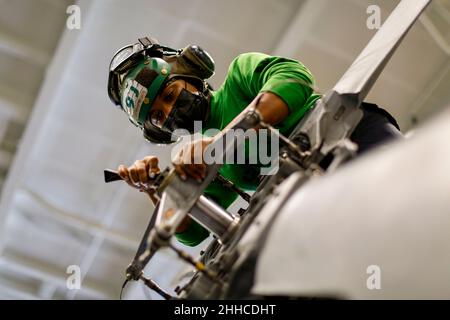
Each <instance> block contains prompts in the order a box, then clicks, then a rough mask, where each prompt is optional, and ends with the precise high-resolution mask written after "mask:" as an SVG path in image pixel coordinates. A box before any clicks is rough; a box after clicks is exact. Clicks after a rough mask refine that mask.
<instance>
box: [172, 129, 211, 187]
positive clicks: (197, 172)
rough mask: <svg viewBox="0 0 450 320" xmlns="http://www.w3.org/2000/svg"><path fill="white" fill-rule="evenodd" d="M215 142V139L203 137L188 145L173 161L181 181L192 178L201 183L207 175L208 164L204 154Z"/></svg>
mask: <svg viewBox="0 0 450 320" xmlns="http://www.w3.org/2000/svg"><path fill="white" fill-rule="evenodd" d="M212 142H213V138H209V137H203V138H202V139H198V140H194V141H192V142H189V143H187V144H186V145H185V146H183V148H182V149H181V150H180V152H179V153H178V154H177V155H176V156H175V157H174V158H173V159H172V163H173V165H174V167H175V171H176V172H177V173H178V174H179V175H180V177H181V179H183V180H186V179H187V178H188V177H191V178H193V179H195V180H197V181H198V182H201V181H202V180H203V179H204V178H205V175H206V164H205V163H204V157H203V153H204V151H205V149H206V147H207V146H209V145H210V144H211V143H212Z"/></svg>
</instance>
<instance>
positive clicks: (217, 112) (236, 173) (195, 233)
mask: <svg viewBox="0 0 450 320" xmlns="http://www.w3.org/2000/svg"><path fill="white" fill-rule="evenodd" d="M313 85H314V79H313V76H312V74H311V73H310V71H309V70H308V69H307V68H306V67H305V66H304V65H303V64H301V63H300V62H298V61H295V60H291V59H287V58H282V57H276V56H269V55H266V54H262V53H244V54H241V55H239V56H238V57H237V58H235V59H234V60H233V62H232V63H231V65H230V67H229V69H228V74H227V77H226V79H225V82H224V83H223V84H222V86H221V87H220V88H219V89H218V90H217V91H214V92H213V93H212V97H211V113H210V116H209V119H208V121H207V122H206V123H205V124H204V127H203V128H204V130H207V129H212V128H214V129H219V130H222V129H223V128H225V127H226V126H227V125H228V124H229V123H230V122H231V121H232V120H233V119H234V118H236V116H238V115H239V114H240V113H241V112H242V111H243V110H244V109H245V108H246V107H247V106H248V105H249V104H250V103H251V102H252V101H253V99H254V98H255V97H256V96H257V95H258V94H259V93H260V92H272V93H274V94H276V95H278V96H279V97H280V98H281V99H283V101H284V102H286V104H287V105H288V107H289V115H288V117H287V118H286V119H285V120H284V121H283V122H281V123H280V124H278V125H277V126H276V128H277V129H279V131H280V133H282V134H284V135H289V134H290V132H291V131H292V130H293V129H294V127H295V126H296V125H297V123H298V122H299V121H300V119H302V117H303V116H304V115H305V113H306V112H307V111H308V110H309V109H311V108H312V107H313V106H314V103H315V101H316V100H317V99H319V98H320V96H319V95H317V94H315V93H313V90H312V89H311V86H313ZM259 169H260V166H258V165H251V164H224V165H223V166H222V167H221V169H220V171H219V172H220V174H222V175H223V176H224V177H225V178H227V179H229V180H231V181H232V182H234V183H235V184H236V186H237V187H239V188H241V189H244V190H247V191H254V190H255V189H256V187H257V186H258V183H259V172H260V170H259ZM204 193H205V195H206V196H207V197H209V198H211V199H212V200H214V201H215V202H217V203H218V204H219V205H221V206H222V207H223V208H227V207H229V206H230V205H231V204H232V203H233V202H234V200H236V198H237V194H236V193H234V192H232V191H230V190H229V189H227V188H225V187H223V186H222V185H221V184H220V183H218V182H215V181H213V182H212V183H211V184H210V185H209V186H208V187H207V188H206V189H205V192H204ZM208 235H209V232H208V231H207V230H205V229H204V228H202V227H201V226H199V225H198V224H197V223H196V222H194V221H193V222H192V224H191V225H190V227H189V228H188V229H187V230H186V231H185V232H183V233H178V234H176V237H177V239H178V241H180V242H181V243H183V244H185V245H188V246H196V245H197V244H199V243H200V242H202V241H203V240H204V239H206V238H207V237H208Z"/></svg>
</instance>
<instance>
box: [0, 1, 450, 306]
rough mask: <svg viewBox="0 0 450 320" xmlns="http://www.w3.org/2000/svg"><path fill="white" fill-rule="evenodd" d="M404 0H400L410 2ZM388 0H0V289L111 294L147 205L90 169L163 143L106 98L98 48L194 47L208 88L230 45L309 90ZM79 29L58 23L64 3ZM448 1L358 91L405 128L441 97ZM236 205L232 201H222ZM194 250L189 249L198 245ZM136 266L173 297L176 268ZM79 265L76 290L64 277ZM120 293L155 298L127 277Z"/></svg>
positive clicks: (324, 83)
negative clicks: (291, 68)
mask: <svg viewBox="0 0 450 320" xmlns="http://www.w3.org/2000/svg"><path fill="white" fill-rule="evenodd" d="M410 1H414V0H410ZM398 3H399V1H398V0H227V1H223V0H192V1H181V0H151V1H148V0H129V1H119V0H95V1H92V0H91V1H89V0H81V1H77V2H74V1H73V0H0V299H117V298H118V297H119V291H120V286H121V283H122V282H123V280H124V271H125V268H126V266H127V265H128V263H129V262H130V261H131V259H132V258H133V256H134V253H135V250H136V249H137V246H138V243H139V240H140V238H141V235H142V234H143V232H144V230H145V227H146V225H147V222H148V220H149V218H150V216H151V213H152V212H153V206H152V205H151V203H150V201H149V199H148V198H147V197H146V196H145V195H143V194H141V193H139V192H136V191H135V190H131V189H130V188H129V187H127V186H126V185H124V184H122V183H116V184H111V185H105V184H104V183H103V169H104V168H113V169H115V168H117V166H118V165H119V164H127V165H131V164H132V163H133V162H134V161H135V160H136V159H140V158H142V157H143V156H145V155H148V154H154V155H158V156H160V157H161V161H160V164H161V167H162V168H164V167H165V166H167V165H169V163H170V157H169V151H168V150H167V148H163V147H158V146H154V145H151V144H149V143H147V142H145V141H144V140H143V138H142V135H141V133H140V132H139V131H138V130H136V129H135V128H134V127H133V126H132V125H131V124H130V123H129V122H128V120H127V119H126V117H125V115H124V114H123V113H122V112H120V111H119V110H117V109H116V108H115V107H114V106H113V105H112V103H111V102H110V101H109V99H108V95H107V91H106V83H107V76H108V66H109V62H110V59H111V57H112V55H113V54H114V53H115V51H116V50H118V49H119V48H120V47H122V46H124V45H126V44H129V43H133V42H136V40H137V38H138V37H142V36H151V37H155V38H157V39H158V40H159V41H160V43H162V44H164V45H167V46H171V47H175V48H181V47H184V46H186V45H189V44H197V45H200V46H201V47H203V48H204V49H206V50H207V51H208V52H209V53H210V54H211V55H212V56H213V58H214V60H215V62H216V74H215V76H214V77H213V78H212V80H211V83H212V84H213V85H214V86H215V87H219V86H220V84H221V83H222V81H223V80H224V78H225V75H226V71H227V68H228V65H229V63H230V62H231V61H232V59H233V58H234V57H236V56H237V55H238V54H239V53H243V52H249V51H260V52H265V53H268V54H276V55H282V56H287V57H291V58H295V59H298V60H300V61H301V62H302V63H304V64H305V65H306V66H307V67H308V68H309V69H310V70H311V71H312V73H313V74H314V76H315V78H316V81H317V86H318V88H319V89H320V90H321V92H326V91H327V90H329V89H331V88H332V87H333V85H334V84H335V83H336V82H337V81H338V80H339V78H340V76H341V75H342V74H343V73H344V71H345V70H346V69H347V68H348V67H349V65H350V64H351V63H352V61H353V60H354V59H355V58H356V56H357V55H358V54H359V52H360V51H361V50H362V49H363V48H364V46H365V45H366V44H367V42H368V41H369V40H370V38H371V37H372V36H373V35H374V34H375V32H376V30H369V29H368V28H367V26H366V20H367V18H368V17H369V15H368V14H367V12H366V10H367V7H368V6H369V5H378V6H379V7H380V8H381V19H382V22H383V21H384V20H385V19H386V18H387V16H388V15H389V13H390V12H391V11H392V10H393V9H394V7H395V6H396V5H397V4H398ZM73 4H75V5H78V6H79V8H80V29H70V28H68V27H67V24H66V22H67V20H68V18H69V17H70V16H71V14H70V13H67V12H66V10H67V8H68V6H70V5H73ZM449 83H450V0H434V1H433V2H432V4H431V5H430V6H429V7H428V9H427V10H426V12H425V13H424V15H422V17H421V18H420V19H419V21H418V22H417V23H416V24H415V26H414V27H413V28H412V30H411V32H410V33H409V34H408V36H407V37H406V39H405V41H404V42H403V43H402V45H401V47H400V48H399V50H398V51H397V53H396V54H395V56H394V57H393V59H392V60H391V62H390V63H389V65H388V67H387V68H386V70H385V71H384V72H383V74H382V76H381V77H380V79H379V80H378V82H377V84H376V86H375V87H374V89H373V90H372V92H371V94H370V96H369V97H368V99H366V100H367V101H370V102H374V103H377V104H378V105H380V106H382V107H384V108H385V109H387V110H389V111H390V112H391V113H392V114H393V115H394V116H396V117H397V119H398V121H399V123H400V126H401V128H402V131H403V132H405V133H406V132H409V131H410V130H412V129H414V128H415V127H416V126H418V125H421V124H422V123H423V122H426V121H427V119H428V118H430V117H432V116H434V115H437V114H439V112H440V111H441V110H443V109H444V108H446V107H448V106H449V105H450V90H449V89H450V88H449ZM235 207H237V206H235ZM205 245H206V241H205V242H204V243H203V244H201V245H200V246H199V247H198V248H193V249H189V250H190V251H191V252H198V251H199V250H200V249H201V248H202V247H204V246H205ZM159 255H160V256H159V258H158V259H157V261H155V260H152V262H151V264H150V265H149V266H148V267H147V269H146V273H147V274H148V275H149V276H151V277H152V278H154V279H155V280H156V281H158V282H159V283H160V284H161V285H162V286H163V287H164V288H166V289H167V290H168V291H169V292H170V293H173V291H171V290H172V288H173V278H174V277H175V276H176V275H177V274H178V273H179V271H180V270H181V269H182V268H183V267H184V265H183V264H181V263H179V262H178V261H177V260H176V259H175V257H174V256H173V255H172V254H169V253H164V252H162V253H160V254H159ZM69 265H77V266H79V267H80V270H81V276H82V284H81V288H80V290H69V289H68V288H67V286H66V281H67V278H68V277H69V275H70V274H68V273H67V272H66V270H67V267H68V266H69ZM124 297H125V298H133V299H141V298H142V299H157V298H158V297H157V296H155V294H154V293H152V292H150V291H149V290H147V289H146V288H145V287H143V286H142V285H141V284H133V285H130V286H129V287H128V288H127V290H126V291H125V294H124Z"/></svg>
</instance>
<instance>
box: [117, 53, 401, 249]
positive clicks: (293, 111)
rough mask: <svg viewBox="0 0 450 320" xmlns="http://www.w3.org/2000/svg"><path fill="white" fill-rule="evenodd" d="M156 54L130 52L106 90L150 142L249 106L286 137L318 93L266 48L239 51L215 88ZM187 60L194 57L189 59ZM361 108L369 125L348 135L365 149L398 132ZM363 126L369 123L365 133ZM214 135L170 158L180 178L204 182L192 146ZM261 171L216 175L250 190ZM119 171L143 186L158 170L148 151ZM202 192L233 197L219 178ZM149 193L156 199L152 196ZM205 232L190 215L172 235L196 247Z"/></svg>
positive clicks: (227, 200) (222, 123) (222, 125)
mask: <svg viewBox="0 0 450 320" xmlns="http://www.w3.org/2000/svg"><path fill="white" fill-rule="evenodd" d="M195 48H197V49H198V50H201V49H200V48H198V47H195ZM180 52H181V51H178V53H177V54H178V56H179V55H180ZM183 52H184V51H183ZM183 52H181V53H183ZM201 54H203V51H201V52H200V53H199V52H198V51H197V55H201ZM155 56H158V54H153V55H152V54H147V53H146V52H144V54H143V55H142V57H137V58H136V57H134V58H133V59H134V61H135V63H134V65H133V67H132V68H129V70H126V72H122V74H121V75H120V77H118V80H117V85H116V86H115V89H114V88H109V94H110V97H111V99H112V100H113V101H114V102H115V103H116V104H118V105H120V107H121V108H122V109H123V110H124V111H125V112H126V113H127V114H128V116H129V119H130V120H131V121H132V122H133V123H134V124H135V125H136V126H138V127H140V128H142V130H143V131H144V136H145V137H146V138H147V139H149V140H150V141H153V142H163V143H166V142H168V140H169V138H168V136H169V135H170V133H172V132H173V131H174V130H176V129H187V130H188V131H189V132H191V133H193V122H194V121H201V123H202V128H203V130H207V129H218V130H221V131H223V130H225V129H226V127H227V125H229V124H230V123H231V122H232V121H233V120H234V119H235V118H236V117H237V116H238V115H240V114H241V113H242V112H244V110H245V109H246V108H249V107H255V108H256V109H257V110H258V111H259V112H260V114H261V117H262V120H263V121H264V122H266V123H268V124H270V125H273V126H274V127H275V128H277V129H279V131H280V133H282V134H283V135H285V136H288V135H289V134H290V132H291V131H292V130H293V129H294V127H295V126H296V125H297V124H298V122H299V121H300V120H301V119H302V117H303V116H304V115H305V113H306V112H307V111H308V110H310V109H311V108H313V107H314V104H315V102H316V100H318V99H319V98H320V96H319V95H318V94H315V93H314V90H313V89H312V88H313V87H314V78H313V76H312V74H311V72H310V71H309V70H308V69H307V68H306V67H305V66H304V65H303V64H302V63H300V62H298V61H295V60H291V59H287V58H283V57H277V56H270V55H266V54H263V53H244V54H241V55H239V56H238V57H236V58H235V59H234V60H233V61H232V63H231V65H230V67H229V70H228V73H227V76H226V79H225V81H224V83H223V84H222V85H221V86H220V88H218V89H217V90H216V91H213V90H211V88H210V87H209V86H208V85H207V84H206V82H205V79H204V78H205V77H203V79H202V77H201V76H198V73H197V72H196V70H195V68H194V69H192V68H191V70H189V69H186V68H184V69H183V68H179V65H177V63H176V60H174V59H171V58H170V57H169V58H166V59H164V55H159V56H160V58H158V57H155ZM173 56H176V55H172V56H171V57H172V58H173ZM194 58H195V57H194ZM189 60H190V61H191V62H192V60H195V59H193V58H192V56H191V59H189ZM174 61H175V63H174ZM211 61H212V59H211ZM113 64H114V63H113V62H112V65H113ZM189 65H191V66H192V64H189ZM114 67H115V66H114V65H113V67H112V68H114ZM202 67H204V65H202V64H201V63H200V64H199V65H198V68H199V69H202ZM112 68H110V69H112ZM180 70H181V71H182V72H180ZM186 70H187V72H186ZM110 78H111V73H110ZM110 82H112V81H111V79H110ZM365 109H367V110H364V113H365V117H364V119H366V120H367V121H366V120H364V119H363V121H361V123H363V124H364V122H366V125H361V124H360V126H359V127H360V128H357V129H356V130H355V132H358V130H359V132H360V133H358V134H357V135H358V136H360V137H362V138H361V139H359V140H360V141H358V137H355V139H353V136H352V139H353V140H354V141H355V142H357V143H358V144H359V145H360V148H361V147H362V150H365V149H368V146H373V145H375V144H378V143H379V142H381V141H385V140H388V139H390V138H392V137H395V136H397V135H398V130H397V129H396V127H397V125H396V123H395V120H393V119H392V117H390V115H389V114H387V112H385V111H384V110H382V109H379V108H377V107H376V106H372V107H370V106H369V107H367V108H365ZM365 127H367V128H370V133H369V132H368V130H365V129H364V128H365ZM377 132H378V133H377ZM213 140H214V137H207V136H203V138H202V139H199V140H196V141H194V142H192V143H189V144H187V145H186V146H185V147H183V149H182V150H181V151H180V152H179V154H178V155H177V156H176V157H175V158H174V159H172V161H173V164H174V167H175V170H176V171H177V173H178V174H179V175H180V177H181V178H182V179H188V178H191V179H196V180H198V181H201V180H202V179H203V178H204V176H205V169H206V165H205V164H204V163H201V164H195V163H192V161H190V160H191V158H190V157H191V156H190V155H191V154H194V150H198V149H200V150H201V151H203V150H204V148H206V147H207V146H208V145H209V144H211V143H212V141H213ZM359 142H360V143H359ZM189 151H190V152H189ZM259 169H260V165H250V164H224V165H223V166H222V168H221V169H220V173H221V174H222V175H223V176H224V177H225V178H227V179H229V180H230V181H232V182H233V183H234V184H235V185H236V186H237V187H239V188H241V189H243V190H247V191H254V190H255V189H256V187H257V186H258V183H259V180H260V179H259V178H260V177H259V173H260V171H259ZM118 172H119V175H120V176H121V177H122V178H123V179H124V180H125V181H127V183H128V184H129V185H131V186H132V187H135V188H137V189H142V185H143V184H145V183H146V182H147V181H148V179H149V177H150V176H151V175H152V174H154V173H158V172H159V168H158V159H157V157H155V156H148V157H145V158H144V159H142V160H138V161H136V162H135V163H134V164H133V165H132V166H130V167H126V166H123V165H121V166H119V169H118ZM204 193H205V195H206V196H207V197H209V198H211V199H212V200H214V201H215V202H217V203H218V204H219V205H221V206H222V207H224V208H227V207H229V206H230V205H231V204H232V203H233V202H234V200H236V198H237V194H235V193H233V192H232V191H230V190H229V189H227V188H225V187H224V186H222V185H221V184H220V183H217V182H212V183H211V184H210V185H209V186H208V187H207V188H206V189H205V192H204ZM150 198H151V199H152V200H153V201H154V202H155V199H154V197H153V195H150ZM208 235H209V232H208V231H207V230H206V229H204V228H203V227H201V226H200V225H199V224H198V223H196V222H195V221H193V220H191V219H189V218H188V219H185V221H184V222H183V224H182V225H181V226H180V228H179V229H178V230H177V233H176V235H175V236H176V238H177V239H178V240H179V241H180V242H181V243H183V244H185V245H188V246H196V245H197V244H199V243H201V242H202V241H203V240H204V239H206V238H207V237H208Z"/></svg>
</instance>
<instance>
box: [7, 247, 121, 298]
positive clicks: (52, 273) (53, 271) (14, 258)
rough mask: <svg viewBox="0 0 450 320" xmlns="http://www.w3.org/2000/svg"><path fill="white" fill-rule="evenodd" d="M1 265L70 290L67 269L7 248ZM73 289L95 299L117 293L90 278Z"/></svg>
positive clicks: (19, 273)
mask: <svg viewBox="0 0 450 320" xmlns="http://www.w3.org/2000/svg"><path fill="white" fill-rule="evenodd" d="M0 267H1V268H4V269H6V270H8V271H9V272H14V273H17V274H18V275H22V276H26V277H29V278H32V279H36V280H40V281H42V282H43V283H49V284H52V285H54V286H56V287H57V288H60V289H62V290H67V291H69V290H68V289H67V287H66V280H67V277H68V274H66V270H65V269H62V268H60V267H57V266H53V265H50V264H47V263H44V262H42V261H38V260H36V259H34V258H30V257H27V256H25V255H23V254H20V253H18V252H13V251H11V250H5V251H4V253H3V255H2V256H1V257H0ZM73 291H79V292H80V293H81V294H84V295H85V296H89V297H91V298H94V299H113V298H114V297H115V296H116V294H117V293H116V292H113V291H108V290H106V289H105V285H103V284H100V283H97V282H95V281H93V280H91V279H88V278H85V279H83V281H82V283H81V289H80V290H73Z"/></svg>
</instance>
